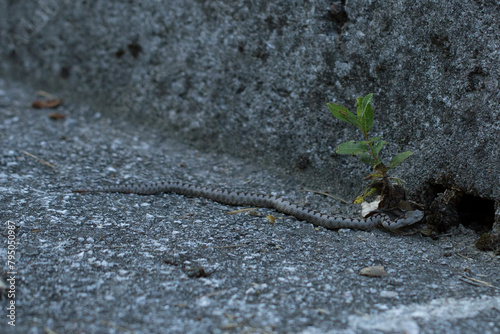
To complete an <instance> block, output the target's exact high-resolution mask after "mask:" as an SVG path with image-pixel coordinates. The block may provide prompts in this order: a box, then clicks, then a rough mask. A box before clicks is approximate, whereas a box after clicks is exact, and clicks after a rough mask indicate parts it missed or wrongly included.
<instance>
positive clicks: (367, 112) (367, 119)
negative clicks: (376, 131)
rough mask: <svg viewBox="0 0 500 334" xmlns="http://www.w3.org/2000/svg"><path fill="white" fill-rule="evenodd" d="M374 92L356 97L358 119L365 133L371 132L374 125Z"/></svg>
mask: <svg viewBox="0 0 500 334" xmlns="http://www.w3.org/2000/svg"><path fill="white" fill-rule="evenodd" d="M372 99H373V94H368V95H366V96H365V97H358V98H357V99H356V105H357V109H358V110H357V114H358V121H359V123H360V130H361V131H362V132H363V133H368V132H370V130H371V128H372V126H373V107H372V104H371V100H372Z"/></svg>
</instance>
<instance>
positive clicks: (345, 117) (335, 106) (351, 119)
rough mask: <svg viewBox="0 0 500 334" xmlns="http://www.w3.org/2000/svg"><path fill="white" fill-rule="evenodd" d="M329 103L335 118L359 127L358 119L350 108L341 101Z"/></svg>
mask: <svg viewBox="0 0 500 334" xmlns="http://www.w3.org/2000/svg"><path fill="white" fill-rule="evenodd" d="M327 105H328V109H330V111H331V112H332V114H333V116H335V118H337V119H339V120H341V121H343V122H347V123H349V124H352V125H354V126H356V127H358V128H359V122H358V119H357V118H356V116H355V115H354V114H353V113H352V112H350V111H349V109H347V108H346V107H344V106H343V105H341V104H339V103H327Z"/></svg>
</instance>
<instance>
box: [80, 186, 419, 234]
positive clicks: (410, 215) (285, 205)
mask: <svg viewBox="0 0 500 334" xmlns="http://www.w3.org/2000/svg"><path fill="white" fill-rule="evenodd" d="M73 192H74V193H124V194H137V195H156V194H160V193H175V194H179V195H184V196H188V197H202V198H207V199H210V200H212V201H215V202H219V203H222V204H226V205H231V206H254V207H261V208H268V209H274V210H276V211H278V212H280V213H284V214H287V215H290V216H293V217H295V218H297V219H299V220H304V221H307V222H309V223H311V224H313V225H314V226H317V227H323V228H326V229H329V230H338V229H342V228H346V229H355V230H370V229H373V228H375V227H376V226H383V227H384V228H386V229H388V230H396V229H399V228H402V227H405V226H409V225H412V224H414V223H416V222H418V221H420V220H421V219H422V218H423V215H424V214H423V212H422V211H420V210H408V211H405V210H399V211H402V212H403V213H402V214H401V215H399V216H397V217H391V216H390V215H389V214H387V213H386V212H383V211H380V210H375V211H372V212H371V213H369V214H368V215H366V216H365V217H359V218H350V217H342V216H336V215H329V214H325V213H321V212H318V211H315V210H312V209H308V208H305V207H302V206H300V205H297V204H295V203H292V202H290V201H289V200H287V199H285V198H283V197H280V196H275V195H266V194H254V193H250V192H238V191H231V190H225V189H215V188H210V187H205V186H201V185H196V184H190V183H185V182H182V181H160V182H152V183H135V184H134V183H131V184H123V185H115V186H106V187H98V188H89V189H78V190H73Z"/></svg>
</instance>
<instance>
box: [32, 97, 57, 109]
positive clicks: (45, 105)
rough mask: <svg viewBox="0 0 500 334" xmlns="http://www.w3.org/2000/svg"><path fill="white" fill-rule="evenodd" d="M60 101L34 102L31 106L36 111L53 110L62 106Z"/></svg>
mask: <svg viewBox="0 0 500 334" xmlns="http://www.w3.org/2000/svg"><path fill="white" fill-rule="evenodd" d="M62 102H63V101H62V100H61V99H50V100H36V101H34V102H33V103H32V104H31V106H32V107H33V108H36V109H44V108H55V107H58V106H60V105H61V104H62Z"/></svg>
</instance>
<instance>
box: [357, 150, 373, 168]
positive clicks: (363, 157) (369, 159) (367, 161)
mask: <svg viewBox="0 0 500 334" xmlns="http://www.w3.org/2000/svg"><path fill="white" fill-rule="evenodd" d="M359 160H361V161H362V162H364V163H365V164H367V165H370V166H373V164H374V163H375V162H376V160H374V159H373V158H372V156H371V155H370V154H369V153H368V152H363V153H361V154H360V155H359Z"/></svg>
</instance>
